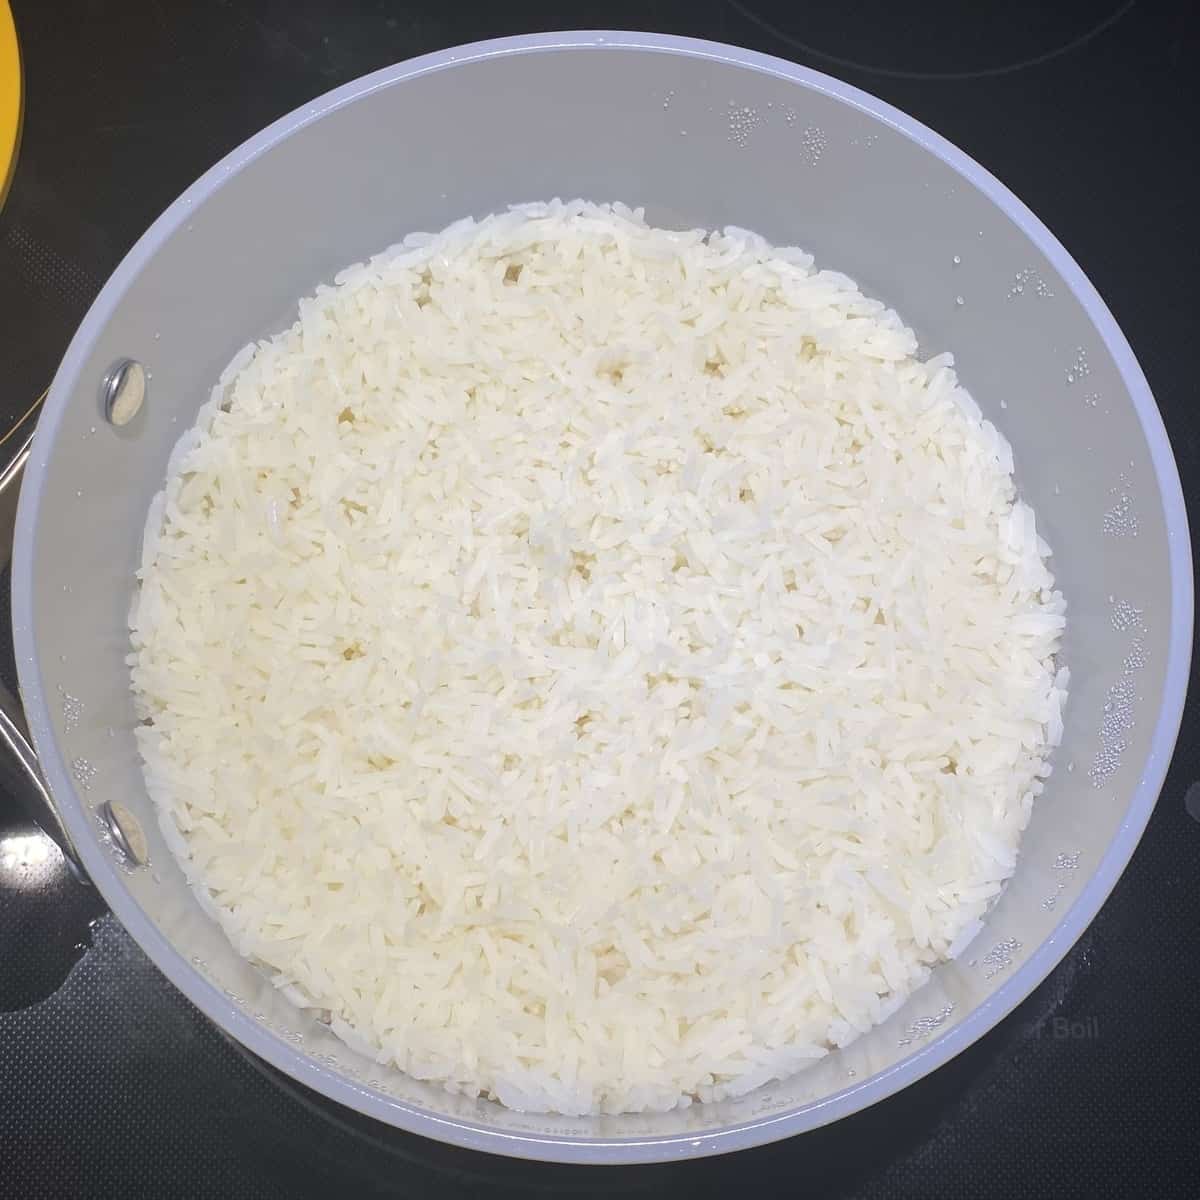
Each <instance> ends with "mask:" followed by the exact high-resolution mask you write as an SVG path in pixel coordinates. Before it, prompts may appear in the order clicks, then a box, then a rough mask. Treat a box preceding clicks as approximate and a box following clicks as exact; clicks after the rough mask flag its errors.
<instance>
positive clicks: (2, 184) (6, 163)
mask: <svg viewBox="0 0 1200 1200" xmlns="http://www.w3.org/2000/svg"><path fill="white" fill-rule="evenodd" d="M20 136H21V55H20V52H19V51H18V50H17V30H16V27H15V26H14V25H13V19H12V10H11V9H10V8H9V7H8V0H0V204H3V203H4V197H5V196H6V195H7V194H8V184H9V180H10V179H11V178H12V170H13V165H14V164H15V163H16V160H17V142H18V140H19V139H20Z"/></svg>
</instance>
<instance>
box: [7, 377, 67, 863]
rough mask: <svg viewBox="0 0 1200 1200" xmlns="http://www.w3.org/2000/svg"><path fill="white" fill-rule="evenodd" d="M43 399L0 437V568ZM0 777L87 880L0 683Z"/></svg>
mask: <svg viewBox="0 0 1200 1200" xmlns="http://www.w3.org/2000/svg"><path fill="white" fill-rule="evenodd" d="M45 398H46V395H45V393H44V392H43V393H42V395H41V396H39V397H38V398H37V400H35V401H34V403H33V404H32V406H31V407H30V408H29V411H28V412H26V413H25V414H24V416H22V417H21V419H20V420H19V421H18V422H17V423H16V424H15V425H14V426H13V427H12V429H10V430H9V431H8V433H6V434H5V435H4V436H3V437H0V457H2V456H3V454H4V453H5V452H7V453H8V459H7V462H6V464H5V466H4V467H3V469H2V470H0V566H2V565H3V564H4V563H6V562H8V560H9V559H10V557H11V556H12V543H13V534H14V532H15V528H16V520H17V497H18V495H19V494H20V491H21V479H22V476H23V475H24V473H25V463H26V461H27V460H28V458H29V448H30V446H31V444H32V442H33V431H34V427H35V426H36V425H37V419H38V415H39V414H40V412H41V409H42V401H43V400H45ZM0 777H3V779H4V782H5V783H7V784H8V785H9V787H10V788H11V789H12V791H13V793H14V794H15V795H16V796H17V798H18V800H19V801H20V802H21V803H22V804H23V806H24V807H25V809H26V810H27V811H28V812H29V814H30V816H32V817H33V819H34V820H35V821H36V822H37V823H38V825H39V826H41V828H42V830H43V831H44V832H45V833H46V834H47V835H48V836H49V837H51V838H53V839H54V841H55V842H56V843H57V844H58V847H59V849H60V850H61V851H62V852H63V855H64V857H65V858H66V860H67V865H68V866H69V867H70V868H71V871H72V872H73V873H74V874H75V876H76V877H77V878H78V879H80V880H82V881H84V882H86V881H87V875H86V874H85V873H84V871H83V868H82V867H81V866H80V864H79V855H78V853H77V851H76V849H75V845H74V843H73V842H72V841H71V835H70V834H69V833H68V832H67V827H66V826H65V825H64V824H63V821H62V817H61V816H60V814H59V811H58V808H57V807H56V805H55V803H54V797H53V796H52V795H51V794H50V789H49V788H48V787H47V786H46V781H45V780H44V779H43V778H42V770H41V767H40V766H39V765H38V760H37V754H36V752H35V751H34V749H33V746H32V744H31V743H30V740H29V727H28V725H27V724H26V722H25V713H24V710H23V709H22V708H21V704H20V701H19V700H18V699H17V697H16V696H14V695H13V694H12V692H10V691H9V690H8V688H7V687H5V686H4V684H3V683H2V682H0Z"/></svg>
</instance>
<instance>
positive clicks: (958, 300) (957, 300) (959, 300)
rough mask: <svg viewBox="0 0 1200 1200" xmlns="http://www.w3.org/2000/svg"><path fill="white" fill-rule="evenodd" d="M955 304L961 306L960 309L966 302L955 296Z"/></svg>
mask: <svg viewBox="0 0 1200 1200" xmlns="http://www.w3.org/2000/svg"><path fill="white" fill-rule="evenodd" d="M954 303H955V304H957V305H958V306H959V308H961V307H962V306H963V305H964V304H966V301H965V300H964V299H963V298H962V297H961V296H955V297H954Z"/></svg>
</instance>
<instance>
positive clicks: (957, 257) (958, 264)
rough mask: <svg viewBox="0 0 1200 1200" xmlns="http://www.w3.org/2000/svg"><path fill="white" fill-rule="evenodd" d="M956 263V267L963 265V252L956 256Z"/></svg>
mask: <svg viewBox="0 0 1200 1200" xmlns="http://www.w3.org/2000/svg"><path fill="white" fill-rule="evenodd" d="M954 265H955V266H956V267H958V266H961V265H962V255H961V254H956V255H955V256H954Z"/></svg>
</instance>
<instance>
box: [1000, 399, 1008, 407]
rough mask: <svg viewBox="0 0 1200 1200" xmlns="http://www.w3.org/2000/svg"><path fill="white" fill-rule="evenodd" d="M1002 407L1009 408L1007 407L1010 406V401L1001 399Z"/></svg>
mask: <svg viewBox="0 0 1200 1200" xmlns="http://www.w3.org/2000/svg"><path fill="white" fill-rule="evenodd" d="M1000 407H1001V408H1007V407H1008V401H1007V400H1001V401H1000Z"/></svg>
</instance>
